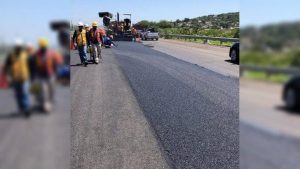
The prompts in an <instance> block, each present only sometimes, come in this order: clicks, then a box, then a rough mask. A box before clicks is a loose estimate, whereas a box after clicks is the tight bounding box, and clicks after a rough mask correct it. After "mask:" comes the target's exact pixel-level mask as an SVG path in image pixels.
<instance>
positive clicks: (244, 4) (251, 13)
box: [240, 0, 300, 27]
mask: <svg viewBox="0 0 300 169" xmlns="http://www.w3.org/2000/svg"><path fill="white" fill-rule="evenodd" d="M240 5H241V13H240V26H241V27H244V26H249V25H255V26H262V25H265V24H268V23H279V22H293V21H299V20H300V13H299V8H300V1H299V0H284V1H283V0H241V1H240Z"/></svg>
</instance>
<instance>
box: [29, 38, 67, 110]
mask: <svg viewBox="0 0 300 169" xmlns="http://www.w3.org/2000/svg"><path fill="white" fill-rule="evenodd" d="M38 44H39V49H38V50H37V52H36V53H35V54H34V66H35V68H34V72H35V76H34V77H35V79H34V80H37V83H38V85H39V86H40V87H41V92H40V93H39V95H38V97H37V98H38V101H40V106H41V108H42V109H43V111H45V112H49V111H50V110H51V107H52V104H53V102H54V85H55V75H56V70H57V68H58V66H59V65H61V64H62V63H63V57H62V56H61V54H60V53H58V52H56V51H52V50H51V49H49V48H48V40H47V39H45V38H40V39H39V41H38Z"/></svg>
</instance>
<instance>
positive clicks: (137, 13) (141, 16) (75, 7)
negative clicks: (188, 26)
mask: <svg viewBox="0 0 300 169" xmlns="http://www.w3.org/2000/svg"><path fill="white" fill-rule="evenodd" d="M85 2H87V1H85ZM239 8H240V4H239V0H187V1H184V0H148V1H147V0H109V1H108V0H106V1H104V0H89V1H88V2H87V3H82V0H72V10H71V15H72V17H71V20H72V22H73V23H78V22H79V21H82V22H85V23H91V22H92V21H94V20H96V21H98V22H100V21H101V20H100V18H99V17H98V12H103V11H105V12H110V13H112V14H114V15H116V14H117V12H119V13H120V19H124V18H125V16H124V15H122V14H126V13H129V14H132V22H133V23H136V22H138V21H140V20H150V21H159V20H162V19H166V20H173V21H174V20H176V19H184V18H186V17H188V18H193V17H198V16H203V15H209V14H220V13H227V12H238V11H239ZM101 23H102V21H101Z"/></svg>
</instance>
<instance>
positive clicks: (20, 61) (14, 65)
mask: <svg viewBox="0 0 300 169" xmlns="http://www.w3.org/2000/svg"><path fill="white" fill-rule="evenodd" d="M10 59H11V67H10V73H11V77H12V79H13V80H14V81H18V82H23V81H26V80H28V79H29V67H28V66H29V65H28V55H27V53H26V52H25V51H23V52H21V53H20V54H19V56H16V54H14V53H13V54H12V55H11V58H10Z"/></svg>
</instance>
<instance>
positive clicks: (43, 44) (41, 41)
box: [39, 38, 48, 47]
mask: <svg viewBox="0 0 300 169" xmlns="http://www.w3.org/2000/svg"><path fill="white" fill-rule="evenodd" d="M39 46H40V47H47V46H48V40H47V39H46V38H40V39H39Z"/></svg>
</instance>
